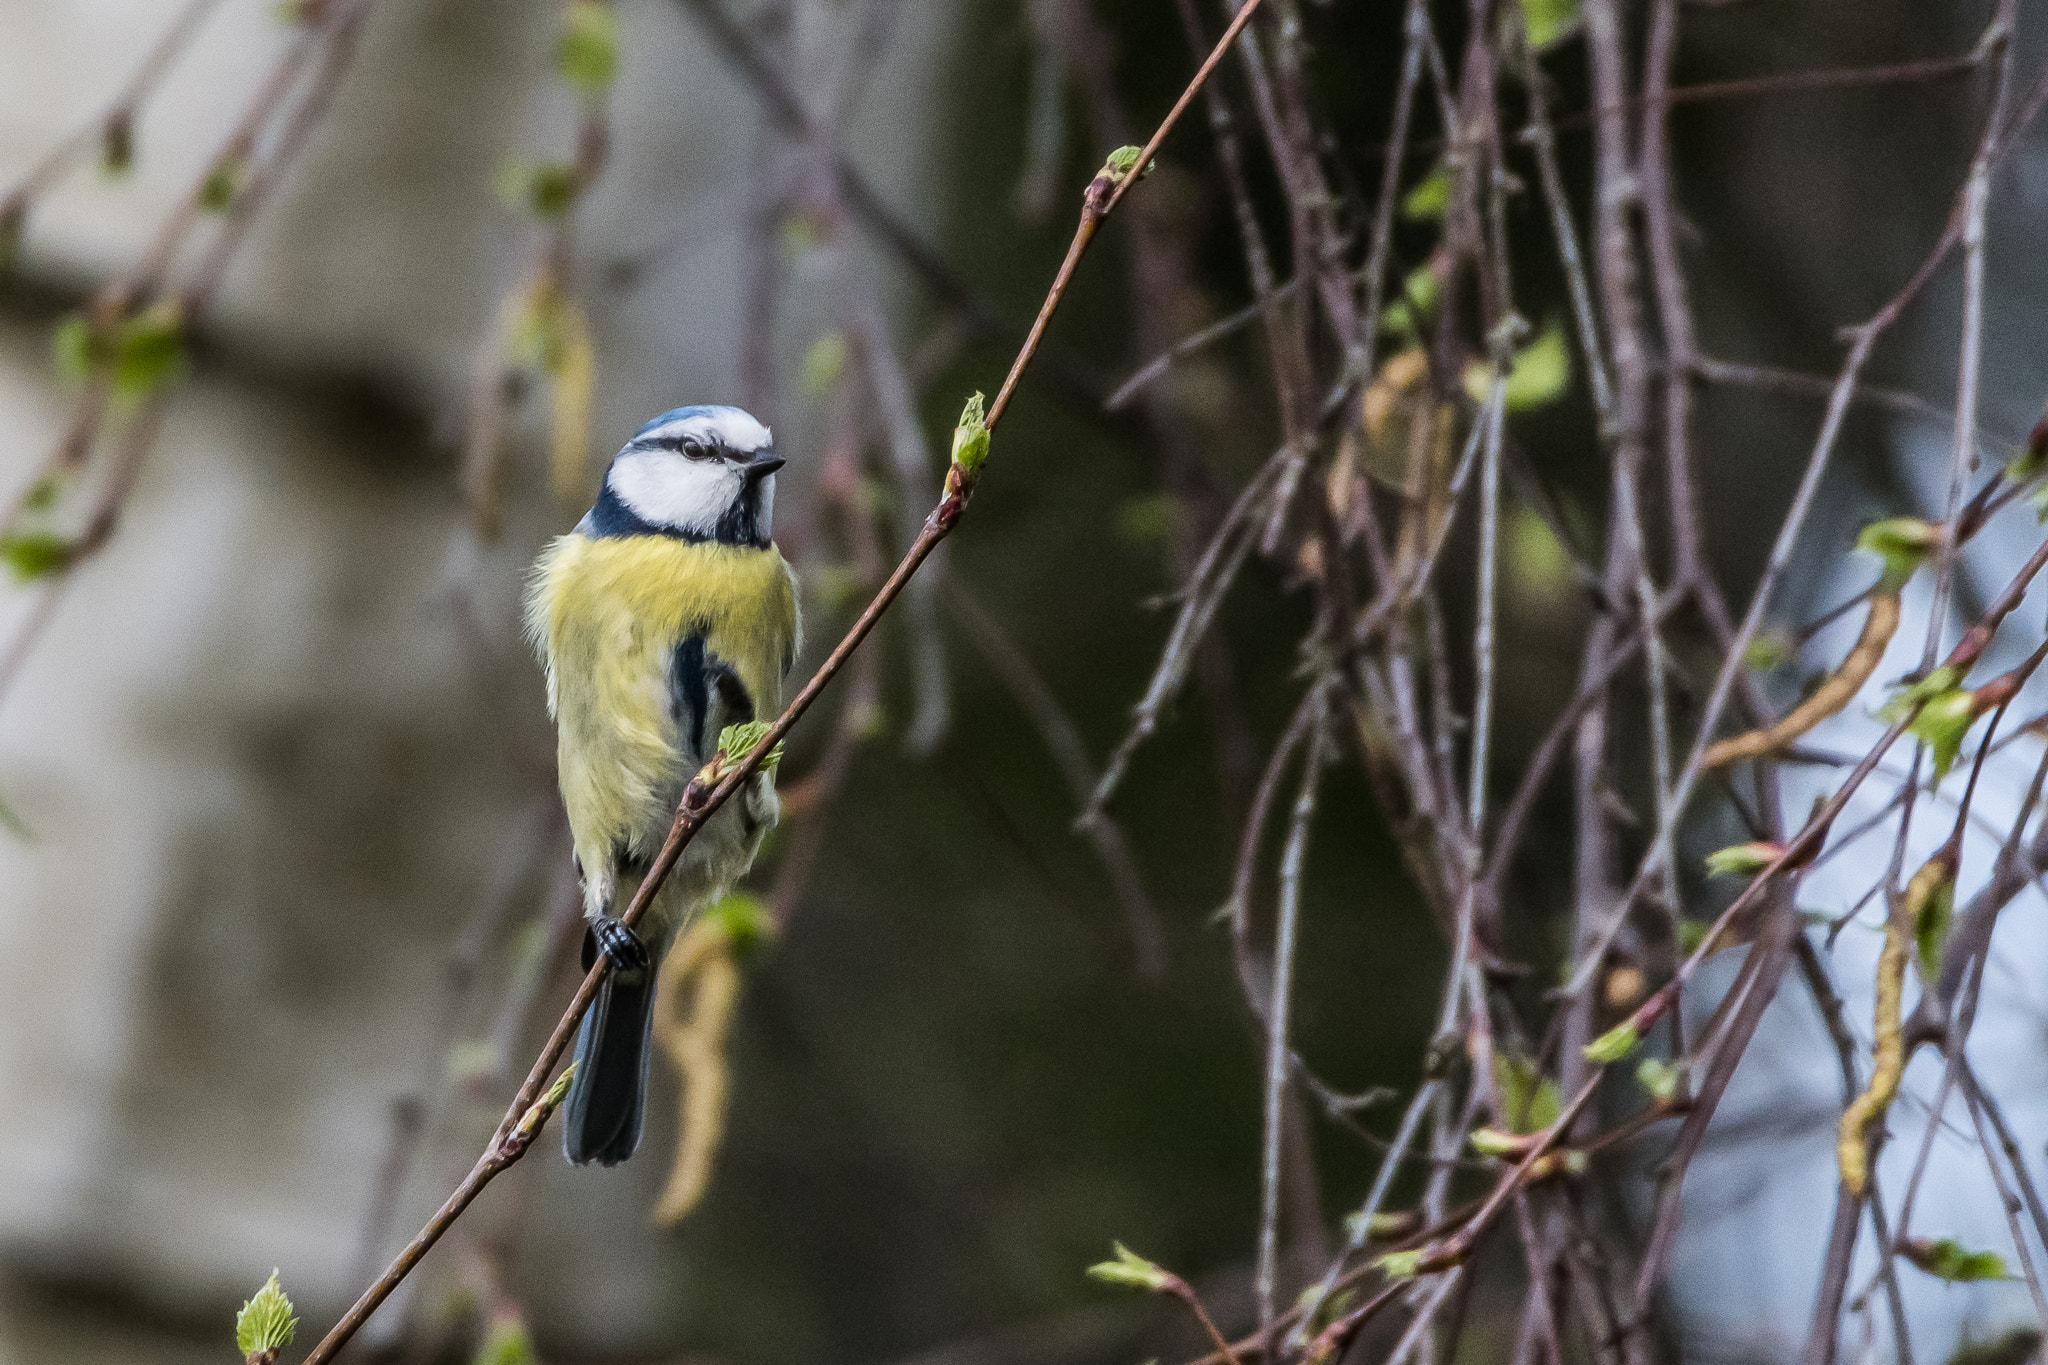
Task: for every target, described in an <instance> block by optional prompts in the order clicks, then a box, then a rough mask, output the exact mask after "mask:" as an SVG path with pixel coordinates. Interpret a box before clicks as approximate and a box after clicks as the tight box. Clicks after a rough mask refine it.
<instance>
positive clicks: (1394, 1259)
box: [1372, 1249, 1422, 1280]
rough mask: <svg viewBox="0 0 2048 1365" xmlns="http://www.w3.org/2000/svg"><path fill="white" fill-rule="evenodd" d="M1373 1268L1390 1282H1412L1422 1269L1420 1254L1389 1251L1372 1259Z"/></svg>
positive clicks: (1418, 1251) (1418, 1252)
mask: <svg viewBox="0 0 2048 1365" xmlns="http://www.w3.org/2000/svg"><path fill="white" fill-rule="evenodd" d="M1372 1265H1373V1268H1374V1269H1376V1270H1378V1271H1379V1272H1380V1273H1381V1274H1382V1275H1385V1276H1386V1277H1387V1278H1388V1279H1390V1280H1412V1279H1414V1278H1415V1276H1416V1274H1417V1273H1418V1272H1419V1271H1421V1269H1422V1252H1421V1250H1420V1249H1417V1250H1414V1251H1390V1252H1388V1253H1387V1254H1386V1255H1384V1256H1378V1257H1375V1258H1374V1259H1373V1262H1372Z"/></svg>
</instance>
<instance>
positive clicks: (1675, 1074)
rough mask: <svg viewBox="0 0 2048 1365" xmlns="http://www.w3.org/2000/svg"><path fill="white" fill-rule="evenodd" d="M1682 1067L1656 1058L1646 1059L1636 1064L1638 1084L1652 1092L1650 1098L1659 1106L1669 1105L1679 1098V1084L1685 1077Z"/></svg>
mask: <svg viewBox="0 0 2048 1365" xmlns="http://www.w3.org/2000/svg"><path fill="white" fill-rule="evenodd" d="M1684 1074H1685V1073H1684V1070H1683V1068H1681V1067H1678V1066H1674V1065H1673V1064H1672V1063H1670V1062H1666V1061H1660V1060H1659V1059H1658V1058H1655V1057H1645V1058H1643V1060H1642V1061H1640V1062H1637V1063H1636V1084H1638V1085H1640V1086H1642V1087H1643V1089H1645V1090H1647V1091H1649V1092H1650V1098H1652V1099H1654V1100H1656V1101H1657V1102H1658V1103H1659V1104H1669V1103H1671V1101H1672V1100H1674V1099H1676V1098H1677V1097H1678V1082H1679V1079H1680V1077H1682V1076H1683V1075H1684Z"/></svg>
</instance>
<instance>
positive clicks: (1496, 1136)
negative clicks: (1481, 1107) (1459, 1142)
mask: <svg viewBox="0 0 2048 1365" xmlns="http://www.w3.org/2000/svg"><path fill="white" fill-rule="evenodd" d="M1465 1140H1466V1141H1467V1142H1469V1143H1471V1144H1472V1150H1473V1151H1475V1152H1477V1153H1479V1155H1481V1156H1494V1157H1503V1158H1505V1157H1516V1156H1520V1155H1521V1154H1522V1153H1523V1152H1526V1151H1527V1150H1528V1149H1529V1140H1528V1138H1527V1137H1526V1136H1520V1135H1517V1134H1514V1133H1503V1132H1502V1131H1500V1129H1498V1128H1475V1129H1473V1130H1472V1131H1471V1132H1470V1133H1469V1134H1467V1135H1466V1138H1465Z"/></svg>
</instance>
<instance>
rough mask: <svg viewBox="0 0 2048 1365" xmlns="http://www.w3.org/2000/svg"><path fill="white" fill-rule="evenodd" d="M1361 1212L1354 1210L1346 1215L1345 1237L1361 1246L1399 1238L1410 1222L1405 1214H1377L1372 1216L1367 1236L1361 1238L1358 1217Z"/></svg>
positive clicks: (1366, 1232)
mask: <svg viewBox="0 0 2048 1365" xmlns="http://www.w3.org/2000/svg"><path fill="white" fill-rule="evenodd" d="M1360 1212H1362V1210H1354V1211H1353V1212H1351V1213H1347V1214H1345V1215H1344V1235H1345V1236H1346V1237H1348V1238H1350V1239H1351V1240H1352V1241H1354V1242H1356V1243H1358V1244H1359V1245H1360V1246H1364V1245H1365V1244H1366V1243H1367V1242H1369V1241H1375V1240H1378V1239H1381V1238H1386V1237H1396V1236H1399V1235H1400V1234H1401V1233H1402V1232H1404V1231H1406V1230H1407V1227H1408V1223H1409V1220H1408V1217H1407V1216H1406V1215H1405V1214H1399V1213H1376V1214H1374V1215H1373V1216H1372V1222H1371V1223H1370V1224H1369V1225H1367V1227H1366V1228H1365V1236H1363V1237H1361V1236H1359V1235H1358V1233H1359V1225H1358V1215H1359V1213H1360Z"/></svg>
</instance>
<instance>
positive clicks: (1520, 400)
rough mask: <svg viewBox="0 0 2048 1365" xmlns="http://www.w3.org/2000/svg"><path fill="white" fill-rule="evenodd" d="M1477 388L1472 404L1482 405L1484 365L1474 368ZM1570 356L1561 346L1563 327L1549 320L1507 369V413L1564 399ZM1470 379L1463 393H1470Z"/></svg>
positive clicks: (1485, 384)
mask: <svg viewBox="0 0 2048 1365" xmlns="http://www.w3.org/2000/svg"><path fill="white" fill-rule="evenodd" d="M1474 369H1475V370H1476V371H1477V374H1478V378H1479V384H1478V390H1479V391H1478V393H1477V394H1476V395H1474V397H1473V400H1472V401H1473V402H1475V403H1483V402H1485V401H1486V391H1487V387H1488V383H1489V380H1490V376H1489V374H1488V371H1487V368H1486V367H1485V366H1484V365H1479V366H1475V367H1474ZM1571 381H1572V353H1571V348H1570V347H1568V346H1567V345H1566V344H1565V339H1564V324H1562V323H1560V322H1558V321H1556V320H1554V319H1553V320H1552V321H1551V323H1550V325H1549V326H1548V327H1545V328H1544V329H1543V333H1542V335H1541V336H1538V337H1537V338H1536V339H1535V340H1534V341H1532V342H1530V343H1529V344H1528V345H1527V346H1524V347H1523V348H1522V349H1521V350H1519V351H1516V352H1515V356H1514V362H1513V364H1512V365H1511V366H1510V367H1509V369H1508V382H1507V386H1506V390H1507V392H1506V398H1507V405H1508V411H1509V412H1527V411H1529V410H1530V409H1532V408H1541V407H1547V406H1548V405H1550V404H1552V403H1555V402H1556V401H1557V400H1558V399H1559V398H1562V397H1563V396H1564V393H1565V390H1566V389H1568V388H1570V387H1571ZM1472 387H1473V385H1472V375H1471V374H1470V373H1468V374H1467V376H1466V391H1467V392H1470V391H1471V389H1472Z"/></svg>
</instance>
